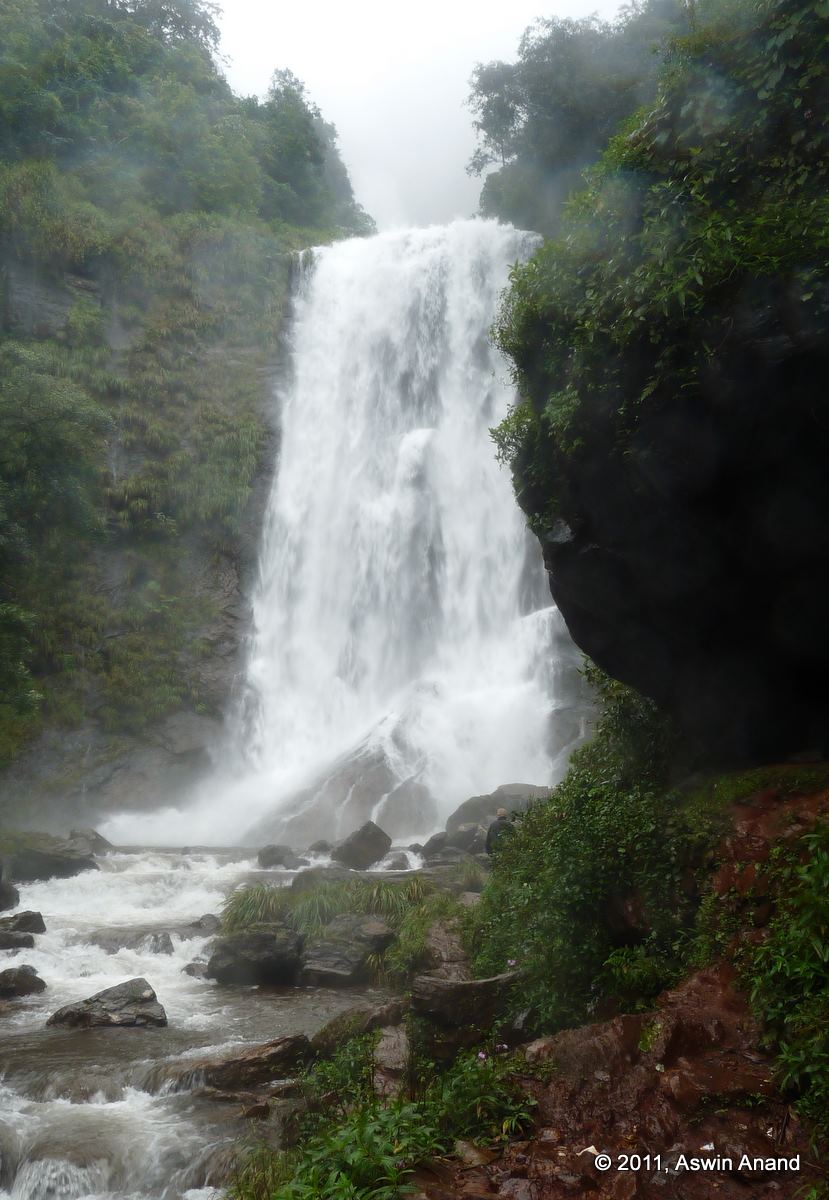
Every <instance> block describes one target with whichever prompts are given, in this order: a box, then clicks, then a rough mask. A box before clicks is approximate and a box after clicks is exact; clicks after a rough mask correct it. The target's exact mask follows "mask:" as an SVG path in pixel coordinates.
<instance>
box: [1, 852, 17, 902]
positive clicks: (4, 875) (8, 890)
mask: <svg viewBox="0 0 829 1200" xmlns="http://www.w3.org/2000/svg"><path fill="white" fill-rule="evenodd" d="M19 903H20V892H18V890H17V888H16V887H15V886H14V884H13V883H12V881H11V872H10V870H9V864H8V863H7V862H6V861H4V860H3V859H1V858H0V912H6V911H7V910H8V909H10V908H17V906H18V904H19Z"/></svg>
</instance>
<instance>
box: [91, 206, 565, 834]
mask: <svg viewBox="0 0 829 1200" xmlns="http://www.w3.org/2000/svg"><path fill="white" fill-rule="evenodd" d="M532 244H533V238H532V237H531V236H530V235H527V234H523V233H520V232H518V231H516V230H514V229H512V228H509V227H507V226H503V225H498V224H496V223H495V222H490V221H479V220H471V221H459V222H455V223H454V224H452V225H449V226H446V227H434V228H429V229H420V230H408V231H403V232H394V233H386V234H382V235H380V236H377V237H374V238H369V239H355V240H352V241H346V242H341V243H338V244H336V245H334V246H330V247H327V248H324V249H321V250H315V251H313V252H312V253H310V254H308V255H306V256H305V260H304V262H303V264H302V269H301V273H300V274H301V278H300V281H299V285H298V289H297V295H296V300H295V314H294V321H293V328H292V340H291V361H292V369H291V372H290V377H289V378H288V379H286V381H285V382H284V383H283V385H282V387H281V389H280V390H279V394H278V396H277V402H278V406H279V410H278V417H279V426H280V452H279V464H278V470H277V472H276V475H275V480H274V484H273V490H272V494H271V497H270V502H269V507H268V512H267V517H266V526H265V531H264V538H263V546H262V551H261V559H260V577H259V582H258V587H257V589H256V592H255V596H254V604H253V613H254V620H253V631H252V637H251V645H250V653H249V658H248V666H247V678H246V682H245V687H244V697H243V701H242V702H241V703H240V705H239V708H238V711H237V713H236V715H235V719H234V722H233V729H232V741H233V747H232V748H231V750H227V751H224V752H223V753H222V755H221V757H222V759H223V762H224V766H223V768H221V769H218V770H217V774H216V777H215V778H214V779H213V780H212V781H211V784H210V786H209V787H207V788H206V789H204V791H203V793H202V795H201V796H200V798H199V799H198V800H197V802H196V803H195V805H194V806H193V807H191V808H189V809H188V810H187V811H185V812H183V813H182V814H180V815H177V814H176V813H175V812H173V811H170V810H168V811H167V812H165V813H160V814H156V815H155V816H153V817H130V818H119V819H118V820H117V821H114V822H110V823H109V824H108V825H107V826H106V830H107V833H108V835H109V836H112V837H115V838H116V839H117V840H120V841H124V840H136V841H152V840H158V839H159V838H160V839H161V840H162V841H164V842H166V843H167V844H170V843H171V842H175V840H176V838H177V837H179V836H180V837H181V838H183V839H184V840H188V841H191V840H195V839H198V840H202V841H213V842H216V841H218V842H222V841H224V842H228V841H233V840H237V839H238V837H239V835H240V833H241V832H242V831H243V830H244V828H245V827H247V829H249V830H250V829H251V827H252V826H255V823H256V822H257V821H258V822H260V824H259V826H258V830H257V832H258V833H260V834H263V835H264V834H267V835H268V836H281V837H283V838H285V839H287V840H292V841H293V842H294V844H300V843H301V842H302V840H303V839H304V838H309V839H310V838H311V837H314V836H326V837H331V836H336V835H338V834H341V833H345V832H349V831H350V829H352V828H354V827H355V826H356V825H357V824H359V823H360V822H362V821H364V820H365V819H366V818H368V817H373V818H374V819H376V820H378V822H379V823H380V824H382V825H383V826H384V828H386V829H387V830H388V832H389V833H390V834H392V836H394V837H396V838H405V837H407V836H408V837H411V836H415V835H422V834H426V833H429V832H431V831H432V830H434V829H435V828H436V827H437V826H438V825H439V824H442V822H443V821H444V820H445V818H446V816H447V815H448V814H449V812H450V811H451V810H452V809H453V808H454V807H456V806H457V804H459V803H460V802H461V801H462V800H464V799H465V798H466V797H468V796H471V795H474V794H479V793H483V792H488V791H491V790H493V789H494V788H495V787H497V786H498V785H499V784H502V783H508V782H513V781H527V782H531V783H536V784H538V783H541V784H544V783H548V782H552V780H553V777H554V775H556V774H557V773H558V763H559V762H560V760H561V758H562V755H561V752H562V751H563V750H564V748H565V747H566V746H567V745H568V743H570V742H571V741H572V739H573V736H574V735H575V730H574V728H573V721H572V719H568V717H567V714H566V713H565V711H564V710H565V709H566V708H567V701H568V700H569V699H570V697H569V696H568V695H567V694H566V689H564V688H563V687H562V679H563V676H564V674H565V673H566V672H567V671H569V670H571V669H572V662H573V658H574V652H573V651H572V648H571V646H570V643H569V641H568V640H567V638H566V635H565V633H564V631H563V626H562V623H561V621H560V619H559V618H558V614H557V613H556V611H555V610H554V609H553V608H552V607H551V605H550V599H549V593H548V591H547V588H546V583H545V580H544V573H543V568H542V564H541V559H540V553H539V550H538V546H537V544H536V543H535V541H534V539H532V538H531V537H530V536H529V534H528V533H527V531H526V530H525V528H524V522H523V518H522V516H521V513H520V512H519V510H518V508H517V505H516V503H515V500H514V498H513V495H512V490H511V484H510V480H509V475H508V472H507V471H506V470H505V469H503V468H502V467H501V466H499V464H498V463H497V462H496V460H495V455H494V448H493V445H492V442H491V439H490V435H489V430H490V427H491V426H493V425H494V424H496V423H497V422H498V421H499V420H500V419H501V418H502V417H503V416H504V414H505V413H506V412H507V409H508V406H509V403H510V400H511V398H512V391H511V387H510V385H509V382H508V379H507V367H506V364H505V363H504V362H503V360H502V359H501V358H500V357H499V356H498V355H497V353H496V351H495V350H494V349H493V348H492V346H491V345H490V343H489V341H488V331H489V327H490V325H491V323H492V321H493V319H494V317H495V315H496V311H497V306H498V299H499V295H500V292H501V290H502V289H503V287H504V286H505V285H506V283H507V279H508V273H509V267H510V265H511V263H512V262H514V261H515V260H517V259H521V258H524V257H526V255H527V254H528V253H529V252H530V250H531V247H532ZM554 643H556V647H557V649H554ZM557 711H558V713H559V716H560V720H558V721H556V719H555V714H556V712H557Z"/></svg>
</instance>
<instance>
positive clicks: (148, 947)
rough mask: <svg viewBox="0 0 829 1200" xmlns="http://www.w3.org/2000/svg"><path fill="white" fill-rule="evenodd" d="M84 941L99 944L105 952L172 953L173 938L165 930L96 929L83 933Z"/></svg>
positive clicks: (94, 944)
mask: <svg viewBox="0 0 829 1200" xmlns="http://www.w3.org/2000/svg"><path fill="white" fill-rule="evenodd" d="M83 940H84V941H85V942H90V943H91V944H92V945H93V946H99V947H100V949H101V950H104V951H106V953H107V954H117V952H118V951H119V950H145V951H147V952H148V953H149V954H172V953H173V939H172V938H171V937H170V935H169V933H167V932H166V930H146V929H98V930H96V931H95V932H94V933H89V934H85V935H84V939H83Z"/></svg>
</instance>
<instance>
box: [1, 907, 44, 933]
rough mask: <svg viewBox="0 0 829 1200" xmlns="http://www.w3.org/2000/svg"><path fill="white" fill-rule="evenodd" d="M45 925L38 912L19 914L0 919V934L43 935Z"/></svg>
mask: <svg viewBox="0 0 829 1200" xmlns="http://www.w3.org/2000/svg"><path fill="white" fill-rule="evenodd" d="M45 932H46V924H45V922H44V920H43V916H42V914H41V913H39V912H30V911H27V912H19V913H15V914H14V915H13V916H11V917H0V933H45Z"/></svg>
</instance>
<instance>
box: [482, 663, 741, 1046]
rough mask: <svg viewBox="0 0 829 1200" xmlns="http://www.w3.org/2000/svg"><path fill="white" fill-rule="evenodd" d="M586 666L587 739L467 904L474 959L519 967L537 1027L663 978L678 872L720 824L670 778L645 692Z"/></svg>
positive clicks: (684, 904) (672, 957)
mask: <svg viewBox="0 0 829 1200" xmlns="http://www.w3.org/2000/svg"><path fill="white" fill-rule="evenodd" d="M591 677H592V679H593V681H594V683H597V684H599V687H600V692H601V695H602V704H603V713H602V716H601V718H600V720H599V723H598V727H597V730H596V734H595V737H594V739H593V741H592V742H590V743H589V744H588V745H587V746H585V747H583V748H582V749H580V750H579V751H577V753H576V754H575V755H574V757H573V761H572V764H571V767H570V770H569V772H568V774H567V776H566V778H565V779H564V780H563V782H562V783H561V784H559V786H558V787H557V788H556V789H555V790H554V791H553V793H552V795H551V796H550V799H549V800H547V801H542V802H539V803H536V804H534V805H532V807H531V808H529V809H528V810H527V812H526V813H524V814H523V815H522V816H521V817H520V818H519V819H518V820H517V821H516V822H515V825H514V830H513V834H512V836H511V837H509V838H503V839H502V840H501V842H500V843H499V846H498V848H497V851H496V853H495V855H494V865H493V873H492V878H491V880H490V882H489V883H488V884H487V886H486V887H485V889H484V892H483V896H482V900H481V903H480V905H478V907H477V909H476V910H473V911H474V918H473V919H474V922H475V930H474V942H475V945H476V946H477V956H476V967H477V970H478V971H479V972H480V973H483V974H490V973H495V972H498V971H503V970H506V969H508V968H509V967H511V966H515V967H517V969H518V970H520V971H521V974H522V984H521V989H520V993H521V1006H522V1007H523V1008H526V1007H528V1006H530V1007H531V1008H532V1009H533V1011H534V1013H535V1020H536V1023H537V1025H538V1026H539V1027H543V1028H545V1029H551V1028H553V1029H554V1028H558V1027H561V1026H564V1025H569V1024H574V1023H577V1022H579V1021H581V1020H584V1019H585V1018H586V1017H587V1016H588V1015H589V1013H590V1012H591V1011H592V1009H593V1008H594V1006H595V1004H596V1002H597V1001H598V999H600V998H601V997H602V996H608V995H613V996H615V997H616V999H617V1000H620V1001H622V1002H623V1003H624V1004H626V1005H627V1006H628V1007H634V1008H635V1007H640V1006H641V1005H643V1004H645V1003H647V1002H648V1001H649V1000H650V999H651V998H652V997H653V996H654V995H655V994H656V993H657V992H658V991H659V990H660V989H661V988H662V987H664V986H665V985H666V984H667V983H669V982H671V981H672V979H673V978H674V977H675V975H676V972H677V971H678V970H679V968H680V967H681V965H682V962H683V954H684V946H685V938H686V933H687V931H689V930H690V928H691V925H692V922H693V918H694V913H695V902H694V901H693V900H692V899H691V898H689V896H688V895H687V889H686V888H684V887H683V882H684V876H685V873H686V872H687V871H689V870H690V871H694V870H695V869H696V870H698V869H699V867H700V864H701V862H702V859H703V857H704V855H705V853H706V851H707V850H708V849H709V847H710V846H711V844H712V842H713V840H714V838H715V836H716V834H717V832H718V830H719V828H720V825H719V821H718V819H717V817H716V813H717V811H718V805H717V804H716V802H714V803H710V802H709V799H708V794H707V793H705V794H704V795H703V796H696V795H691V796H683V795H681V794H679V793H678V792H674V791H672V790H671V789H670V787H669V766H670V765H672V764H675V761H676V758H677V756H678V745H677V741H676V738H675V737H674V735H673V734H672V731H671V728H670V725H669V724H668V722H667V721H666V720H665V719H664V718H662V717H660V716H659V714H658V712H657V711H656V708H655V706H654V705H653V704H652V703H651V702H650V701H648V700H645V699H643V698H642V697H641V696H638V695H637V694H636V693H635V692H632V691H631V689H629V688H625V687H623V686H622V685H621V684H618V683H615V682H612V681H610V680H603V679H602V677H601V676H600V675H599V673H598V672H595V671H592V670H591ZM625 905H627V907H628V909H629V911H630V914H631V915H630V918H629V920H626V919H625V918H622V919H621V921H620V920H618V919H617V914H618V913H619V911H620V909H621V908H622V907H623V906H625Z"/></svg>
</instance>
